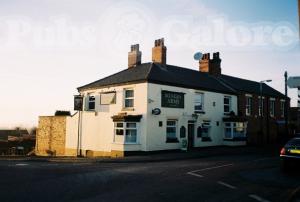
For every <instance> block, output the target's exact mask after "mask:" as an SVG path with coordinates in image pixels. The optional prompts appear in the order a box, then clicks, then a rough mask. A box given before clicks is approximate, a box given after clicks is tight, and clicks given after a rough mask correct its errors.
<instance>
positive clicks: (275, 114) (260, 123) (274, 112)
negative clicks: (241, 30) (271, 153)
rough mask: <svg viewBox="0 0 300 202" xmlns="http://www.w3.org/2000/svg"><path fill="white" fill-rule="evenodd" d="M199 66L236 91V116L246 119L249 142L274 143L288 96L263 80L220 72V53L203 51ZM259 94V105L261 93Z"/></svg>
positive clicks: (280, 133) (282, 127)
mask: <svg viewBox="0 0 300 202" xmlns="http://www.w3.org/2000/svg"><path fill="white" fill-rule="evenodd" d="M199 70H200V71H201V72H207V73H209V74H211V75H212V76H214V77H216V78H217V79H218V80H220V81H222V82H223V83H224V84H226V85H227V86H228V87H230V88H232V89H233V90H235V91H236V93H237V94H238V116H239V117H244V118H245V119H247V120H248V130H247V136H248V144H265V143H275V142H278V141H279V140H280V139H282V138H283V137H284V133H285V121H284V120H285V108H286V107H285V100H287V102H288V105H287V106H288V108H289V106H290V99H289V98H287V99H285V95H284V94H282V93H280V92H279V91H277V90H275V89H273V88H272V87H270V86H268V85H267V84H265V83H260V82H256V81H251V80H246V79H242V78H238V77H233V76H228V75H223V74H222V71H221V70H222V69H221V58H220V57H219V53H218V52H217V53H214V54H213V58H212V59H210V54H209V53H207V54H204V55H203V58H202V60H200V61H199ZM261 94H262V100H263V102H262V105H260V97H261Z"/></svg>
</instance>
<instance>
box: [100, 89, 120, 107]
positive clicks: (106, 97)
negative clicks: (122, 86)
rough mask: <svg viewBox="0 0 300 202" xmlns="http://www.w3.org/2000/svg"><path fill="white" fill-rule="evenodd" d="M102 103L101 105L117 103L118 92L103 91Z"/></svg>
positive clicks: (101, 95)
mask: <svg viewBox="0 0 300 202" xmlns="http://www.w3.org/2000/svg"><path fill="white" fill-rule="evenodd" d="M100 104H101V105H110V104H116V92H108V93H101V94H100Z"/></svg>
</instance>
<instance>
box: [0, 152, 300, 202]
mask: <svg viewBox="0 0 300 202" xmlns="http://www.w3.org/2000/svg"><path fill="white" fill-rule="evenodd" d="M238 150H239V149H238V148H237V154H230V155H220V156H213V157H202V158H194V159H186V160H172V161H161V162H122V163H118V162H111V163H110V162H89V161H87V162H85V161H82V162H75V163H66V162H65V163H63V162H34V161H25V160H24V161H22V160H18V161H13V160H10V161H7V160H5V161H4V160H1V161H0V173H1V180H0V201H22V202H23V201H97V202H98V201H138V202H140V201H143V202H146V201H164V202H165V201H172V202H173V201H180V202H181V201H197V202H198V201H218V202H219V201H239V202H240V201H252V202H255V201H262V202H267V201H287V200H288V198H289V197H290V196H291V194H292V193H293V191H294V190H295V189H296V188H298V187H299V186H300V175H299V174H298V173H297V172H295V171H294V172H290V173H283V172H281V171H280V168H279V159H278V157H277V156H272V155H262V154H261V153H259V154H258V153H257V154H256V153H251V154H249V153H246V154H243V153H239V152H238ZM174 155H175V154H174Z"/></svg>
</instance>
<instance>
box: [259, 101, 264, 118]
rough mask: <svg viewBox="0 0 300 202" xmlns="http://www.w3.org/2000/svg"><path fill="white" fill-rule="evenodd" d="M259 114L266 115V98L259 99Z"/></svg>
mask: <svg viewBox="0 0 300 202" xmlns="http://www.w3.org/2000/svg"><path fill="white" fill-rule="evenodd" d="M258 115H259V116H264V98H259V99H258Z"/></svg>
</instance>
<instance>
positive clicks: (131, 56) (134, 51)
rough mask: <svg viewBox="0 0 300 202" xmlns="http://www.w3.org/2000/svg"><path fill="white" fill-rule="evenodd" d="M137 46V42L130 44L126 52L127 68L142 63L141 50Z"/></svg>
mask: <svg viewBox="0 0 300 202" xmlns="http://www.w3.org/2000/svg"><path fill="white" fill-rule="evenodd" d="M139 48H140V45H139V44H135V45H131V51H130V52H128V68H131V67H135V66H137V65H140V64H141V63H142V52H141V51H140V50H139Z"/></svg>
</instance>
